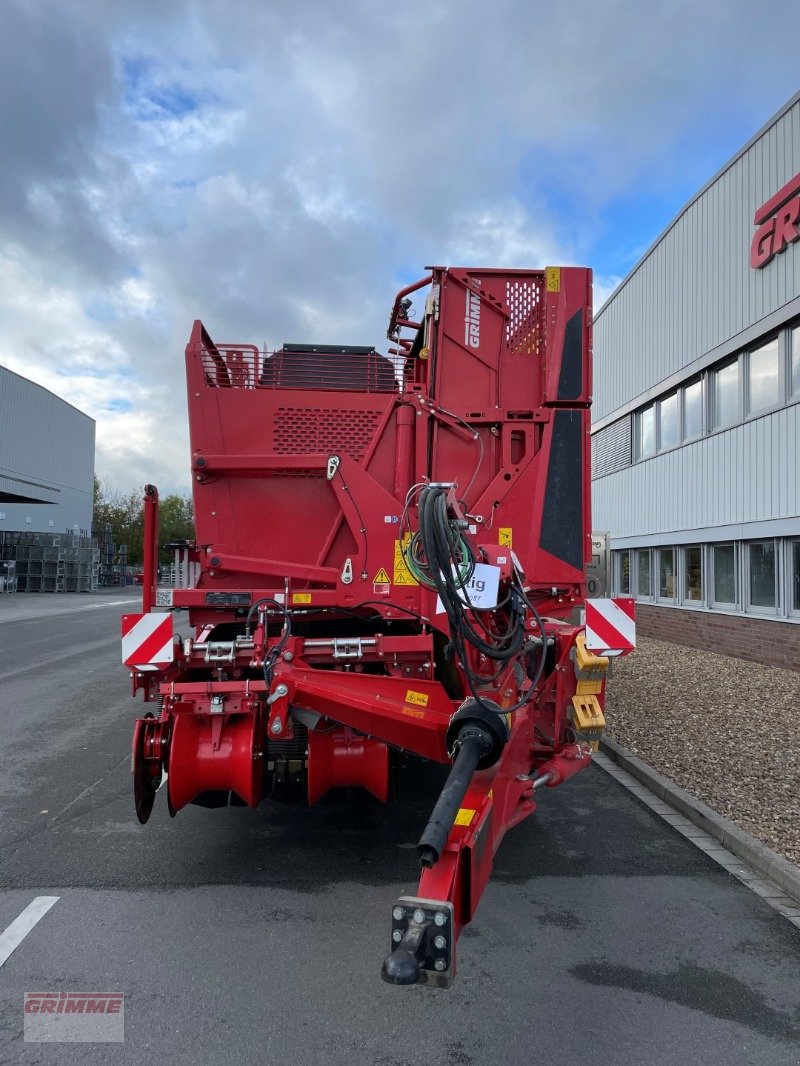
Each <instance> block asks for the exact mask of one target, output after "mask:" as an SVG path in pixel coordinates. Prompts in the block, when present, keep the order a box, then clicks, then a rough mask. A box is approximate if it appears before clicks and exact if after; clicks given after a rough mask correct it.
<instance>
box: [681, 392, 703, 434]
mask: <svg viewBox="0 0 800 1066" xmlns="http://www.w3.org/2000/svg"><path fill="white" fill-rule="evenodd" d="M702 433H703V382H702V380H700V381H694V382H692V384H691V385H687V386H686V388H685V389H684V390H683V439H684V440H693V439H694V438H695V437H699V436H701V435H702Z"/></svg>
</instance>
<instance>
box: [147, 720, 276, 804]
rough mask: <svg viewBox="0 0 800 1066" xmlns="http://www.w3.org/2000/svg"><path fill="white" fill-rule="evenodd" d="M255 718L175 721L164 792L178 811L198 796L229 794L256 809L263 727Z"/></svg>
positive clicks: (259, 795)
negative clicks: (210, 793) (212, 793)
mask: <svg viewBox="0 0 800 1066" xmlns="http://www.w3.org/2000/svg"><path fill="white" fill-rule="evenodd" d="M260 723H261V717H260V716H259V715H257V714H252V715H241V716H238V717H232V718H227V719H226V720H225V721H224V722H223V721H221V720H220V719H219V718H215V717H214V716H213V715H194V714H179V715H176V716H175V720H174V725H173V727H172V738H171V740H170V756H169V776H168V779H167V789H168V792H169V801H170V806H171V807H172V809H173V810H175V811H179V810H180V809H181V807H185V806H186V804H187V803H191V802H192V800H193V799H196V798H197V796H199V795H200V793H201V792H227V791H229V790H230V791H232V792H235V793H236V795H237V796H239V797H240V799H242V800H243V801H244V802H245V803H246V804H247V805H248V806H249V807H257V806H258V803H259V800H260V799H261V784H262V781H263V778H264V758H263V741H262V736H263V726H261V728H259V725H260Z"/></svg>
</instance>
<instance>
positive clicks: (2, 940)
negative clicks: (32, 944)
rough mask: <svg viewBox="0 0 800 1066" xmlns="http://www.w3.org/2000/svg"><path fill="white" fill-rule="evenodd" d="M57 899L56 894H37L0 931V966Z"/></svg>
mask: <svg viewBox="0 0 800 1066" xmlns="http://www.w3.org/2000/svg"><path fill="white" fill-rule="evenodd" d="M58 900H59V897H58V896H37V897H36V899H35V900H34V901H33V903H29V904H28V906H27V907H26V908H25V910H24V911H23V912H22V914H20V916H19V917H18V918H15V919H14V921H13V922H12V923H11V925H9V927H8V928H7V929H4V930H3V932H2V933H0V966H2V965H3V963H4V962H5V961H6V960H7V959H8V957H9V955H10V954H11V952H12V951H14V949H15V948H18V947H19V945H20V944H21V943H22V941H23V940H24V939H25V937H26V936H27V935H28V933H29V932H30V931H31V929H33V927H34V926H35V925H36V923H37V922H38V921H39V920H40V919H41V918H44V916H45V914H47V912H48V911H49V910H50V908H51V907H53V906H54V905H55V904H56V903H58Z"/></svg>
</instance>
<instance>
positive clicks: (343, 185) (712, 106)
mask: <svg viewBox="0 0 800 1066" xmlns="http://www.w3.org/2000/svg"><path fill="white" fill-rule="evenodd" d="M796 14H797V6H796V4H795V3H789V2H780V3H778V2H773V3H770V2H767V3H761V4H759V5H753V4H751V3H745V2H740V0H730V2H721V0H714V2H702V0H700V2H698V3H688V2H664V3H643V2H641V0H639V2H631V0H611V2H607V3H598V2H594V3H587V2H585V0H574V2H572V3H570V4H553V3H548V4H544V3H538V2H524V0H494V2H491V0H485V2H483V3H477V2H474V0H458V2H449V0H429V2H426V3H421V2H418V0H410V2H406V3H404V4H402V5H401V4H397V3H386V2H382V0H374V2H367V0H349V2H345V0H327V2H321V0H308V2H304V0H294V2H292V3H289V2H283V0H227V2H226V3H222V2H217V0H198V2H196V3H191V2H189V0H158V2H152V0H138V2H132V0H113V2H110V0H49V2H45V0H3V3H2V5H1V6H0V30H2V32H0V138H1V140H0V143H2V146H3V165H2V167H0V362H2V363H3V364H4V365H6V366H8V367H9V368H11V369H12V370H15V371H17V372H18V373H22V374H25V375H26V376H28V377H30V378H32V379H33V380H35V381H38V382H40V383H42V384H44V385H45V386H47V387H48V388H51V389H52V390H53V391H55V392H57V393H58V394H59V395H61V396H63V397H64V398H65V399H67V400H69V401H70V402H72V403H74V404H76V405H77V406H78V407H80V408H81V409H83V410H85V411H86V412H87V413H89V414H91V415H92V416H93V417H94V418H96V419H97V422H98V451H97V470H98V473H99V474H100V475H101V476H104V477H106V478H108V479H109V481H110V482H111V483H113V484H114V485H115V486H117V487H119V488H121V489H125V490H127V489H130V488H133V487H136V486H139V485H141V484H143V483H144V482H145V481H155V482H156V483H157V484H159V487H160V488H161V489H162V491H172V490H174V489H182V488H185V487H186V486H188V480H189V479H188V441H187V435H186V418H185V395H184V382H183V348H184V346H185V343H186V340H187V338H188V335H189V330H190V327H191V324H192V320H193V319H194V318H195V317H201V318H202V319H203V320H204V322H205V323H206V325H207V327H208V329H209V331H210V332H211V334H212V336H215V337H217V338H218V339H220V340H228V341H231V340H239V341H245V342H251V343H258V344H263V343H264V342H266V343H267V344H268V345H269V346H275V345H279V344H280V343H281V342H283V341H306V340H311V341H330V342H342V343H343V342H354V343H375V344H378V345H381V344H382V343H383V337H384V330H385V323H386V318H387V314H388V309H389V306H390V303H391V300H392V298H393V295H394V292H395V290H396V289H397V288H399V287H400V286H401V285H403V284H405V283H407V282H408V281H410V280H412V279H413V278H415V277H417V276H421V275H422V273H423V268H424V266H425V265H426V264H428V263H431V262H436V263H453V264H455V263H458V264H460V265H483V266H530V267H541V266H544V265H545V264H547V263H559V262H562V263H585V264H587V265H589V266H592V267H593V268H594V270H595V282H596V285H595V293H596V297H599V299H600V300H602V299H603V298H604V297H605V296H606V295H607V294H608V292H609V291H610V290H611V288H613V285H614V284H615V283H616V281H618V280H619V278H620V277H621V276H623V275H624V274H625V273H626V272H627V270H629V269H630V267H631V266H632V265H633V264H634V262H635V261H636V259H637V258H638V256H639V255H640V254H641V252H642V251H643V250H644V248H645V247H646V246H647V245H648V244H649V243H650V242H651V241H652V240H653V239H654V238H655V237H656V236H657V235H658V233H659V232H660V231H661V229H663V227H664V226H665V225H666V223H667V222H668V221H669V219H670V218H671V217H672V216H673V215H674V214H675V212H676V210H678V209H679V207H680V206H681V205H682V204H683V202H685V200H686V199H687V198H688V197H689V196H690V195H691V194H692V193H693V192H694V191H695V190H696V189H697V188H699V187H700V185H701V184H702V183H703V182H704V181H705V180H707V179H708V178H709V177H710V176H711V174H712V173H713V172H714V171H715V170H716V169H717V168H718V167H719V166H720V165H722V163H724V162H725V160H726V159H727V158H728V157H729V156H730V155H731V154H733V153H734V152H735V151H736V150H737V149H738V148H739V147H740V146H741V144H743V143H744V142H745V141H746V140H747V139H748V137H749V136H751V135H752V133H754V132H755V131H756V129H757V128H758V127H759V126H760V125H762V124H763V123H764V122H765V121H766V120H767V119H768V118H769V117H770V116H771V115H772V113H773V112H774V111H776V110H777V109H778V108H779V107H780V106H781V105H782V104H783V103H784V102H785V101H786V100H787V99H788V98H789V97H790V96H791V95H792V94H793V93H794V92H795V91H796V90H797V88H798V87H800V78H799V77H798V73H800V70H799V68H800V63H799V62H798V59H797V54H796V49H795V48H794V46H792V45H789V46H787V47H782V46H781V43H780V42H781V40H783V39H785V40H790V39H792V34H793V32H794V26H795V22H796ZM781 27H783V30H781Z"/></svg>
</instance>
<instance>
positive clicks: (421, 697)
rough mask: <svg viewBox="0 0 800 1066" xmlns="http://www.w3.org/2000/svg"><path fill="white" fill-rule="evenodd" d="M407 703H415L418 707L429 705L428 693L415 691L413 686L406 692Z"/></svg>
mask: <svg viewBox="0 0 800 1066" xmlns="http://www.w3.org/2000/svg"><path fill="white" fill-rule="evenodd" d="M406 703H413V704H414V705H415V706H416V707H427V706H428V693H427V692H415V691H414V689H413V688H410V689H409V690H408V692H407V693H406Z"/></svg>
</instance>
